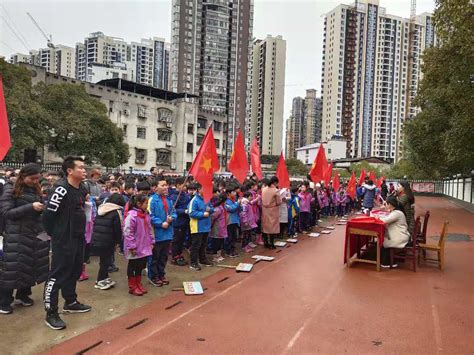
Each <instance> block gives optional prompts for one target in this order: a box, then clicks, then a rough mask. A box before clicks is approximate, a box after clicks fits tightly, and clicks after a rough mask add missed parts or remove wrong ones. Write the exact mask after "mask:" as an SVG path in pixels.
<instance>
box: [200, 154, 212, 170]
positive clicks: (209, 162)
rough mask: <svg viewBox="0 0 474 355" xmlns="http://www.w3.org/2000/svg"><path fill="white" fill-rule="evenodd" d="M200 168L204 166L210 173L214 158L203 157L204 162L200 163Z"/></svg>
mask: <svg viewBox="0 0 474 355" xmlns="http://www.w3.org/2000/svg"><path fill="white" fill-rule="evenodd" d="M199 167H200V168H204V170H206V173H209V170H211V169H212V159H210V158H207V157H203V162H202V163H201V165H199Z"/></svg>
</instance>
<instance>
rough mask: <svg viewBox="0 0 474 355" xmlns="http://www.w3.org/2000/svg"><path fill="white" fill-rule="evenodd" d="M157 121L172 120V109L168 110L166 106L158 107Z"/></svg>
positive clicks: (167, 121) (168, 121)
mask: <svg viewBox="0 0 474 355" xmlns="http://www.w3.org/2000/svg"><path fill="white" fill-rule="evenodd" d="M158 122H166V123H171V122H173V111H171V110H168V109H167V108H159V109H158Z"/></svg>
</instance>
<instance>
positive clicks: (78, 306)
mask: <svg viewBox="0 0 474 355" xmlns="http://www.w3.org/2000/svg"><path fill="white" fill-rule="evenodd" d="M91 309H92V307H91V306H88V305H86V304H82V303H79V302H78V301H75V302H73V303H71V304H66V303H65V304H64V307H63V312H66V313H86V312H89V311H90V310H91Z"/></svg>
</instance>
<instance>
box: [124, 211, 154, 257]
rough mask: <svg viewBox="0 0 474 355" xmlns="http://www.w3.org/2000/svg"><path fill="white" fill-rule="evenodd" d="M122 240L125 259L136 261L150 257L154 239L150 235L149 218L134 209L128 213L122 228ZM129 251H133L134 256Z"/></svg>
mask: <svg viewBox="0 0 474 355" xmlns="http://www.w3.org/2000/svg"><path fill="white" fill-rule="evenodd" d="M141 216H143V217H141ZM123 239H124V250H125V257H126V258H127V259H138V258H143V257H145V256H149V255H151V250H152V248H153V244H154V243H155V238H154V237H153V233H152V227H151V223H150V216H149V215H148V214H146V213H144V212H141V211H140V210H138V209H136V208H134V209H133V210H130V211H128V214H127V217H126V218H125V225H124V228H123ZM130 249H135V251H136V256H132V254H130Z"/></svg>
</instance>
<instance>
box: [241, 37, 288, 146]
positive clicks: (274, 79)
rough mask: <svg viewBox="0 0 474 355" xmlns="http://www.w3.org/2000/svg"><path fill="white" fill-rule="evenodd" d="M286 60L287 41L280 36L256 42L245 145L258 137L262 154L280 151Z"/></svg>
mask: <svg viewBox="0 0 474 355" xmlns="http://www.w3.org/2000/svg"><path fill="white" fill-rule="evenodd" d="M285 61H286V41H285V40H283V39H282V37H281V36H277V37H271V36H268V37H267V38H266V39H264V40H257V41H255V43H254V46H253V62H252V63H253V64H252V85H251V90H252V91H251V92H252V98H251V117H250V119H249V122H248V123H247V127H249V128H248V130H247V131H248V132H249V133H250V134H248V137H247V144H248V145H249V144H250V140H251V139H253V137H258V138H259V143H260V152H261V153H262V154H265V155H279V154H280V152H281V150H282V141H283V132H284V126H283V108H284V92H285Z"/></svg>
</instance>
